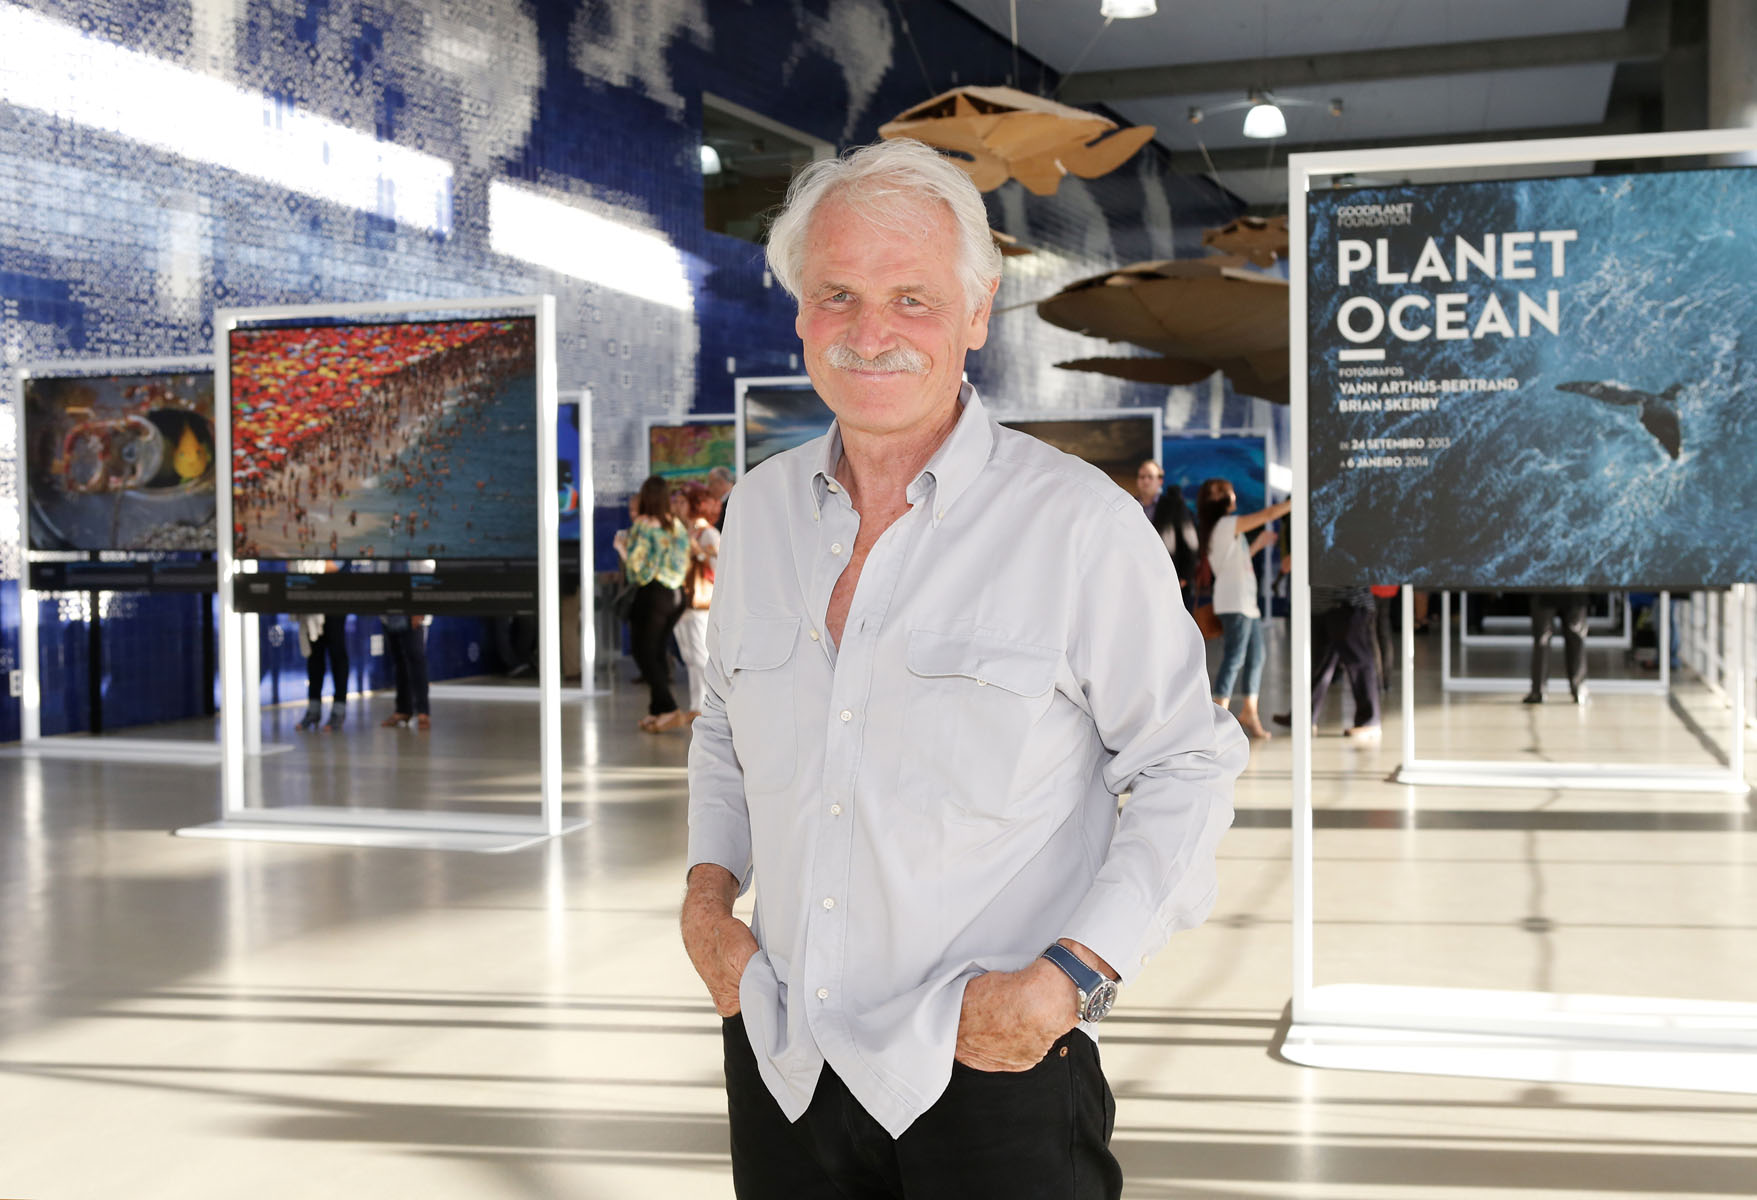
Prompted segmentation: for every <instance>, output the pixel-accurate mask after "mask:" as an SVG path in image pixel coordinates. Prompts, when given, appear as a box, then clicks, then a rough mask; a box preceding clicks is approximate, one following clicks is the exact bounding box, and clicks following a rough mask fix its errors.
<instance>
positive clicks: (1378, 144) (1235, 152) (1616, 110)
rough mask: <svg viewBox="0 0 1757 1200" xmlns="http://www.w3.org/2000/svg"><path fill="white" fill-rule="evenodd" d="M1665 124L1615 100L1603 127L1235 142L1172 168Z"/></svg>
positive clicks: (1177, 156) (1274, 163)
mask: <svg viewBox="0 0 1757 1200" xmlns="http://www.w3.org/2000/svg"><path fill="white" fill-rule="evenodd" d="M1658 128H1659V126H1658V125H1657V124H1655V123H1654V122H1653V121H1652V120H1651V119H1650V114H1649V112H1648V111H1647V110H1646V109H1645V108H1644V106H1642V105H1641V104H1638V103H1633V102H1613V103H1612V105H1611V107H1610V110H1609V111H1608V112H1607V113H1606V114H1605V119H1604V121H1603V122H1602V123H1600V124H1597V125H1558V126H1552V127H1550V128H1546V129H1485V130H1482V131H1479V132H1473V133H1446V134H1440V135H1438V136H1436V137H1417V138H1410V137H1398V138H1366V139H1360V140H1356V141H1349V142H1299V143H1296V144H1291V145H1290V144H1287V143H1285V142H1275V143H1273V151H1272V152H1271V151H1270V149H1269V147H1268V146H1267V145H1265V143H1262V142H1259V143H1257V144H1256V145H1255V146H1234V147H1229V148H1226V149H1222V150H1210V151H1209V152H1208V157H1207V158H1204V157H1203V155H1202V152H1201V151H1199V150H1179V151H1176V152H1175V153H1173V154H1172V155H1171V169H1172V170H1173V171H1174V172H1175V173H1177V174H1179V175H1206V174H1208V171H1209V167H1208V160H1209V158H1212V159H1213V162H1214V170H1216V171H1218V172H1220V174H1221V176H1222V177H1223V178H1224V176H1225V174H1226V173H1227V172H1228V171H1261V170H1262V169H1263V168H1264V167H1265V166H1271V167H1275V168H1281V167H1285V166H1286V165H1287V156H1288V154H1289V153H1290V152H1294V153H1299V154H1321V153H1326V152H1329V151H1334V150H1384V149H1389V148H1392V147H1402V146H1451V145H1457V144H1460V143H1476V142H1514V141H1528V140H1533V139H1539V138H1576V137H1609V136H1612V135H1621V134H1629V133H1652V132H1655V131H1656V130H1657V129H1658Z"/></svg>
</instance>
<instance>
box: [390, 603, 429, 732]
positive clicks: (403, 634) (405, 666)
mask: <svg viewBox="0 0 1757 1200" xmlns="http://www.w3.org/2000/svg"><path fill="white" fill-rule="evenodd" d="M384 640H385V643H386V646H387V647H388V649H389V650H390V663H391V669H392V671H393V672H394V673H395V675H396V679H397V711H398V712H400V713H402V714H403V715H404V716H405V717H407V716H423V715H425V714H426V712H427V636H426V634H425V633H424V632H423V631H422V629H421V627H420V626H418V625H412V626H411V627H410V628H408V629H404V630H400V631H396V632H393V631H391V630H390V629H389V628H386V629H385V631H384Z"/></svg>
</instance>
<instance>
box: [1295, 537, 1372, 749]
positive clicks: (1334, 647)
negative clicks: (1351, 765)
mask: <svg viewBox="0 0 1757 1200" xmlns="http://www.w3.org/2000/svg"><path fill="white" fill-rule="evenodd" d="M1283 561H1285V557H1284V559H1283ZM1375 616H1376V610H1375V608H1374V604H1373V593H1372V590H1371V589H1369V588H1363V587H1314V588H1312V730H1313V732H1316V731H1317V723H1318V714H1319V713H1320V712H1322V711H1323V709H1324V698H1325V697H1326V696H1328V695H1329V694H1330V683H1331V681H1332V680H1333V679H1334V678H1335V676H1336V668H1337V667H1338V666H1340V667H1341V668H1342V669H1343V670H1344V671H1346V672H1347V673H1348V684H1349V687H1350V689H1351V690H1352V691H1353V693H1354V715H1353V724H1352V725H1349V726H1348V727H1347V728H1346V729H1344V730H1343V735H1344V736H1345V737H1351V738H1354V739H1355V740H1356V741H1362V742H1373V741H1377V740H1378V739H1379V673H1378V669H1377V667H1376V665H1375V663H1376V659H1377V658H1378V649H1377V647H1376V646H1375V645H1374V641H1373V624H1374V619H1375ZM1275 723H1276V724H1278V725H1291V724H1292V723H1293V715H1292V714H1291V713H1276V714H1275Z"/></svg>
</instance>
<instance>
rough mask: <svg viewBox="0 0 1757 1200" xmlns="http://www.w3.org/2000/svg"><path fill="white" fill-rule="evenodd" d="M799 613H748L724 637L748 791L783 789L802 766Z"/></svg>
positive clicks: (735, 740) (732, 717)
mask: <svg viewBox="0 0 1757 1200" xmlns="http://www.w3.org/2000/svg"><path fill="white" fill-rule="evenodd" d="M798 643H799V618H797V617H747V618H745V619H744V621H742V622H741V623H740V624H739V625H738V627H737V628H734V629H727V630H725V631H724V632H723V633H722V635H721V639H720V646H721V651H720V652H721V659H722V661H723V662H724V663H725V665H726V677H727V695H726V716H727V719H728V720H729V721H730V722H731V725H732V749H733V750H734V751H735V752H736V753H737V755H738V765H739V767H740V768H742V770H743V771H744V787H745V791H746V792H747V793H754V792H773V791H779V790H780V789H781V788H784V787H786V786H787V785H788V784H789V783H792V782H793V775H794V772H795V771H796V770H797V768H798V761H799V755H798V753H797V751H798V731H797V730H796V729H795V727H794V717H795V713H794V709H795V704H794V687H795V682H796V681H795V676H796V674H797V673H796V672H795V671H794V669H793V667H794V663H793V655H794V650H795V647H796V646H797V645H798Z"/></svg>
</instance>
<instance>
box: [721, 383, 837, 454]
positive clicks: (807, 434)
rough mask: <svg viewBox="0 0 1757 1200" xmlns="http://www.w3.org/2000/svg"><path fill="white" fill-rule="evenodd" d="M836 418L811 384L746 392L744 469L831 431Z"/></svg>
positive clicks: (772, 385) (770, 385)
mask: <svg viewBox="0 0 1757 1200" xmlns="http://www.w3.org/2000/svg"><path fill="white" fill-rule="evenodd" d="M835 419H836V416H835V414H834V413H832V412H831V411H830V408H829V405H827V404H825V403H824V402H823V401H822V400H820V399H818V394H817V393H816V392H815V391H813V390H812V389H811V385H809V384H764V385H761V386H755V387H750V388H748V389H746V390H745V393H744V469H745V470H746V471H748V470H750V469H751V468H752V467H754V466H756V465H757V464H758V463H760V462H762V461H763V460H765V459H769V458H773V457H774V456H775V455H777V454H779V453H781V452H782V451H783V450H791V449H793V448H794V447H795V446H803V445H805V443H807V442H809V441H811V440H812V439H813V438H815V437H822V436H823V435H824V434H826V433H828V432H829V431H830V425H831V423H833V422H834V421H835Z"/></svg>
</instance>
